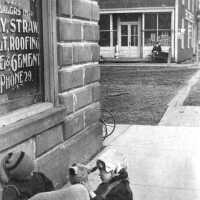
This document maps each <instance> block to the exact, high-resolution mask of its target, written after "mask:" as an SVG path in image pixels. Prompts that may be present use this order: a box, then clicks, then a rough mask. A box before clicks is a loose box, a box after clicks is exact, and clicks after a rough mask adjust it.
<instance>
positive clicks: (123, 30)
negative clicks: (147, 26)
mask: <svg viewBox="0 0 200 200" xmlns="http://www.w3.org/2000/svg"><path fill="white" fill-rule="evenodd" d="M121 35H128V25H121Z"/></svg>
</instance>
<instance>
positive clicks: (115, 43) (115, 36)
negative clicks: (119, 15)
mask: <svg viewBox="0 0 200 200" xmlns="http://www.w3.org/2000/svg"><path fill="white" fill-rule="evenodd" d="M116 45H117V31H113V46H116Z"/></svg>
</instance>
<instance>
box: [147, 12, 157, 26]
mask: <svg viewBox="0 0 200 200" xmlns="http://www.w3.org/2000/svg"><path fill="white" fill-rule="evenodd" d="M145 29H157V15H156V14H145Z"/></svg>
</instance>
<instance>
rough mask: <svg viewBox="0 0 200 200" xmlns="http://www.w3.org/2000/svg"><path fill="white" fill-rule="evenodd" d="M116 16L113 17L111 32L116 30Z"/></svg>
mask: <svg viewBox="0 0 200 200" xmlns="http://www.w3.org/2000/svg"><path fill="white" fill-rule="evenodd" d="M117 17H118V16H117V15H113V30H117Z"/></svg>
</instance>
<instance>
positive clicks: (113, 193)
mask: <svg viewBox="0 0 200 200" xmlns="http://www.w3.org/2000/svg"><path fill="white" fill-rule="evenodd" d="M116 181H119V184H117V185H116V186H114V187H113V188H112V189H111V190H110V191H109V192H108V194H107V195H106V197H105V198H104V197H102V195H101V194H103V193H104V192H105V191H106V190H107V189H108V187H109V185H111V184H112V183H114V182H116ZM95 194H96V197H94V198H92V200H133V195H132V191H131V188H130V186H129V181H128V174H127V172H126V171H123V172H122V173H120V175H119V176H116V177H114V178H113V179H112V180H111V181H110V182H109V183H101V184H100V185H99V186H98V188H97V190H96V191H95Z"/></svg>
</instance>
